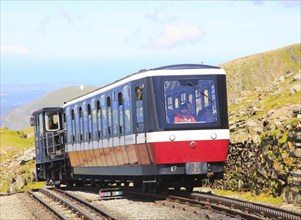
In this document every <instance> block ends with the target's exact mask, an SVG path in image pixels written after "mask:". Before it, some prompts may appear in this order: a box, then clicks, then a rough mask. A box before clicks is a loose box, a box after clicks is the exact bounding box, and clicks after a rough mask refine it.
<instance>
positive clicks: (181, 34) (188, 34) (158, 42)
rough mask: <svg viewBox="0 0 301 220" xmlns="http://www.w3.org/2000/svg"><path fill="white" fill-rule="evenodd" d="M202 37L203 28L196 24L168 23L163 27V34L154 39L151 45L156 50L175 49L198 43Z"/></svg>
mask: <svg viewBox="0 0 301 220" xmlns="http://www.w3.org/2000/svg"><path fill="white" fill-rule="evenodd" d="M202 36H203V31H202V29H201V27H200V26H199V25H196V24H194V23H185V22H173V23H167V24H165V25H163V28H162V31H161V33H160V34H159V35H158V36H157V37H155V38H154V40H153V41H152V43H151V45H152V46H153V47H155V48H173V47H178V46H180V45H183V44H186V43H188V44H193V43H196V42H198V41H199V40H200V39H201V38H202Z"/></svg>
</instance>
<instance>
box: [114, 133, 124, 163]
mask: <svg viewBox="0 0 301 220" xmlns="http://www.w3.org/2000/svg"><path fill="white" fill-rule="evenodd" d="M112 140H113V146H114V152H115V156H116V161H117V164H118V165H123V164H124V161H123V157H122V152H121V148H120V138H119V137H115V138H113V139H112Z"/></svg>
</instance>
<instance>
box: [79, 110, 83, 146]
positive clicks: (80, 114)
mask: <svg viewBox="0 0 301 220" xmlns="http://www.w3.org/2000/svg"><path fill="white" fill-rule="evenodd" d="M78 116H79V142H82V140H83V132H84V121H83V109H82V107H79V110H78Z"/></svg>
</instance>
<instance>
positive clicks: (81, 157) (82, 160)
mask: <svg viewBox="0 0 301 220" xmlns="http://www.w3.org/2000/svg"><path fill="white" fill-rule="evenodd" d="M80 151H81V150H80V145H79V144H76V155H77V159H78V164H77V165H78V166H83V165H84V158H83V155H82V153H81V152H80Z"/></svg>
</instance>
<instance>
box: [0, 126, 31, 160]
mask: <svg viewBox="0 0 301 220" xmlns="http://www.w3.org/2000/svg"><path fill="white" fill-rule="evenodd" d="M0 132H1V141H0V162H3V161H5V160H6V159H8V158H12V157H13V156H14V155H16V154H18V153H20V152H22V151H24V150H26V149H28V148H30V147H32V146H33V145H34V137H33V136H31V137H30V138H27V134H26V133H25V132H23V131H11V130H9V129H8V128H1V130H0ZM28 132H30V131H28Z"/></svg>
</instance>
